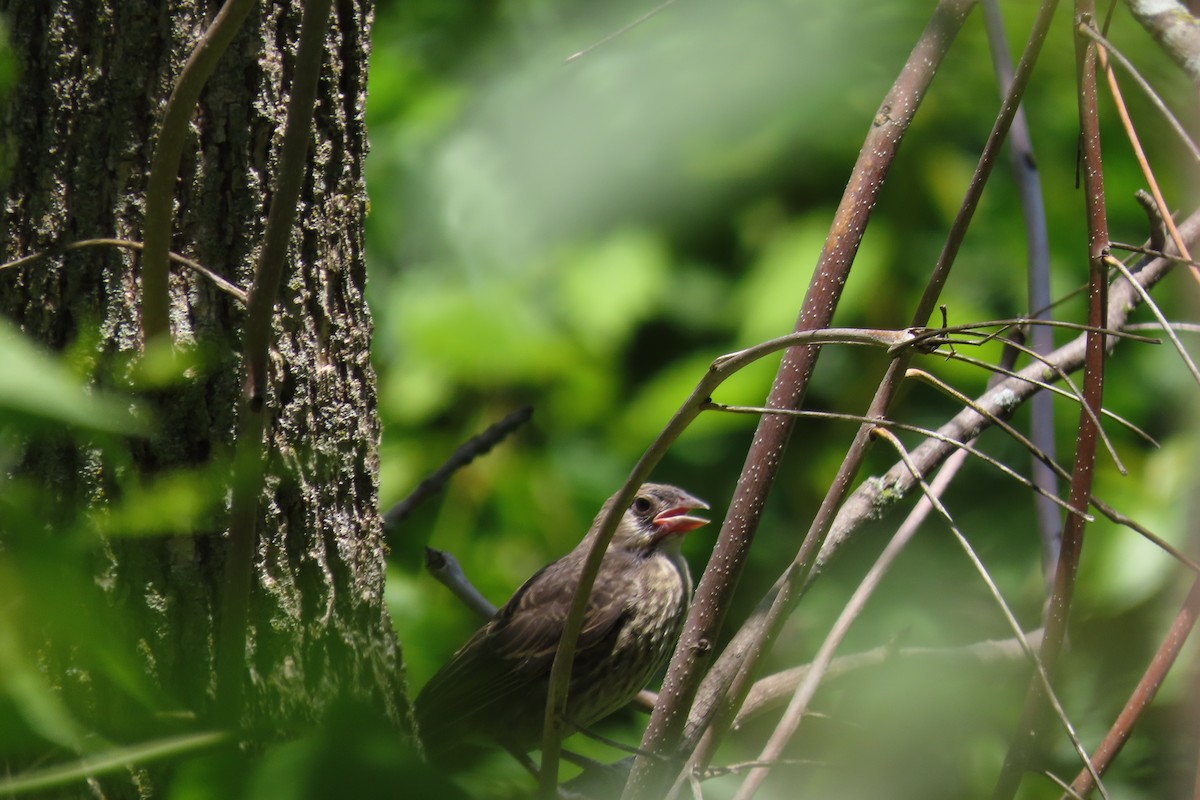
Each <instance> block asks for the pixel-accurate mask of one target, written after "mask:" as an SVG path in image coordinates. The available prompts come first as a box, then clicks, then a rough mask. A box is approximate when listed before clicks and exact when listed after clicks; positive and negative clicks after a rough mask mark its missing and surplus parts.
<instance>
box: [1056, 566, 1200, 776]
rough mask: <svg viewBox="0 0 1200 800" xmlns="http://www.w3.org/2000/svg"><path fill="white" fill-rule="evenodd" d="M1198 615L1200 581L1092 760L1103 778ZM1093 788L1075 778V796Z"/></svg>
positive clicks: (1165, 673) (1160, 682)
mask: <svg viewBox="0 0 1200 800" xmlns="http://www.w3.org/2000/svg"><path fill="white" fill-rule="evenodd" d="M1197 616H1200V579H1197V580H1195V581H1193V582H1192V588H1191V590H1190V591H1188V595H1187V598H1186V599H1185V600H1184V601H1183V605H1182V607H1181V608H1180V609H1179V613H1177V614H1176V615H1175V619H1174V620H1173V621H1172V622H1171V628H1170V630H1168V631H1167V635H1166V636H1165V637H1164V638H1163V641H1162V644H1160V645H1159V646H1158V650H1156V651H1155V653H1154V657H1153V658H1151V659H1150V665H1149V666H1148V667H1146V671H1145V672H1144V673H1143V674H1142V677H1141V679H1140V680H1139V681H1138V684H1137V688H1135V689H1134V690H1133V693H1132V694H1131V695H1130V696H1129V699H1128V700H1127V701H1125V707H1124V708H1122V709H1121V713H1120V714H1118V715H1117V719H1116V720H1115V721H1114V722H1113V725H1112V727H1111V728H1110V729H1109V731H1108V734H1107V735H1106V736H1105V737H1104V740H1103V741H1102V742H1101V743H1100V746H1099V747H1097V748H1096V751H1095V752H1094V753H1093V754H1092V761H1093V763H1094V764H1095V765H1096V770H1097V771H1098V772H1099V773H1100V774H1101V775H1103V774H1104V772H1105V770H1107V769H1108V766H1109V765H1110V764H1111V763H1112V761H1113V759H1115V758H1116V757H1117V754H1118V753H1120V752H1121V748H1122V747H1124V746H1125V742H1126V741H1128V740H1129V737H1130V736H1131V735H1132V734H1133V727H1134V725H1136V724H1137V721H1138V720H1139V719H1140V718H1141V716H1142V712H1144V711H1145V710H1146V709H1147V708H1148V707H1149V706H1150V703H1151V702H1153V701H1154V696H1155V695H1156V694H1157V693H1158V689H1159V687H1160V686H1162V683H1163V680H1164V679H1165V678H1166V677H1167V673H1168V672H1169V671H1170V670H1171V667H1172V666H1173V665H1174V664H1175V660H1176V659H1177V658H1178V657H1179V652H1180V650H1182V649H1183V645H1184V643H1185V642H1186V641H1187V638H1188V636H1189V635H1190V634H1191V632H1192V629H1193V628H1195V626H1196V618H1197ZM1093 788H1094V781H1093V776H1092V774H1091V773H1089V772H1088V771H1086V770H1084V771H1081V772H1080V773H1079V774H1078V775H1076V776H1075V780H1074V781H1072V782H1071V788H1070V790H1069V791H1070V792H1073V793H1074V796H1077V797H1083V796H1085V795H1087V793H1088V792H1090V791H1091V790H1092V789H1093Z"/></svg>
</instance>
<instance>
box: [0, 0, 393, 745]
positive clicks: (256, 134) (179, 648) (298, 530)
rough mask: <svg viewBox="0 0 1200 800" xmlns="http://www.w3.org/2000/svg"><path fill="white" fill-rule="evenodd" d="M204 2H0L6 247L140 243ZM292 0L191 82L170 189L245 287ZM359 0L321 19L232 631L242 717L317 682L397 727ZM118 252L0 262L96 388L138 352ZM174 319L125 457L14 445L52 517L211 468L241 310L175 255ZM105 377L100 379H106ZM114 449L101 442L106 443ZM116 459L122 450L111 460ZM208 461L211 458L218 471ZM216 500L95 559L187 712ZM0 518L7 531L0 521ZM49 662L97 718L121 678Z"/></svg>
mask: <svg viewBox="0 0 1200 800" xmlns="http://www.w3.org/2000/svg"><path fill="white" fill-rule="evenodd" d="M219 5H220V4H219V3H217V2H215V1H214V2H207V1H206V0H159V2H127V0H60V1H59V2H53V3H49V2H45V0H0V12H2V13H3V14H4V15H5V16H6V17H7V20H8V29H9V35H10V39H11V46H12V47H13V49H14V51H15V53H16V55H17V59H18V63H19V69H20V74H19V77H18V80H17V85H16V88H15V90H14V91H13V93H12V95H11V96H10V97H9V98H7V102H6V103H5V104H4V106H3V111H2V114H3V117H2V119H3V123H2V125H3V134H4V136H3V142H2V144H0V153H2V155H3V162H2V163H0V184H2V185H0V196H2V198H3V211H2V217H0V261H7V260H9V259H12V258H16V257H18V256H21V255H25V254H27V253H31V252H34V251H38V250H44V249H47V248H52V247H54V246H56V245H61V244H66V243H69V242H72V241H77V240H81V239H90V238H95V237H119V238H122V239H132V240H138V239H140V236H141V226H142V222H143V213H144V194H145V185H146V178H147V172H148V170H149V164H150V160H151V155H152V153H153V152H154V145H155V137H156V132H157V125H158V123H159V121H160V118H161V114H162V110H163V106H164V104H165V102H166V99H167V97H168V96H169V95H170V91H171V87H172V84H173V82H174V80H175V78H176V76H177V75H178V74H179V72H180V69H181V68H182V65H183V64H184V62H185V61H186V59H187V57H188V55H189V53H190V51H191V49H192V48H193V47H194V46H195V44H196V42H197V40H198V39H199V37H200V36H201V35H202V34H203V33H204V31H205V29H206V28H207V26H208V25H209V23H210V22H211V20H212V16H213V14H214V13H215V11H216V9H217V8H218V7H219ZM301 10H302V4H300V3H294V2H287V0H270V2H261V3H258V4H257V6H256V8H255V9H254V10H253V11H252V12H251V13H250V16H249V18H248V19H247V21H246V22H245V24H244V25H243V27H242V29H241V30H240V32H239V33H238V35H237V37H236V39H235V40H234V42H233V44H232V45H231V46H230V48H229V50H228V51H227V52H226V54H225V55H224V57H223V58H222V60H221V62H220V64H219V66H218V67H217V71H216V73H215V74H214V75H213V77H212V79H211V80H210V81H209V82H208V84H207V86H206V88H205V91H204V93H203V95H202V97H201V101H200V104H199V108H198V109H197V110H196V113H195V115H194V117H193V120H192V124H191V129H190V137H191V139H190V142H189V147H188V148H187V149H186V150H185V154H184V160H183V164H182V167H181V169H180V175H179V181H178V183H177V187H176V195H175V196H176V203H177V206H176V211H175V217H174V220H175V222H174V228H173V238H172V250H174V251H175V252H178V253H181V254H184V255H187V256H189V257H191V258H193V259H195V260H196V261H199V262H200V263H202V264H204V265H206V266H208V267H209V268H211V269H213V270H215V271H216V272H218V273H220V274H221V275H223V276H225V277H226V278H228V279H229V280H231V281H233V282H234V283H236V284H238V285H240V286H242V287H247V286H248V285H249V283H250V279H251V276H252V271H253V267H254V263H255V258H256V256H257V252H258V247H259V243H260V241H261V237H262V233H263V228H264V224H265V220H266V209H267V205H268V203H269V201H270V194H271V186H272V180H273V176H274V174H275V165H276V158H277V151H278V147H279V144H280V141H281V138H282V128H283V120H284V115H285V107H286V102H287V97H288V94H287V92H288V90H289V87H290V82H291V71H292V68H293V63H292V62H293V61H294V56H295V48H296V42H297V39H298V35H299V18H300V14H301ZM371 11H372V3H371V0H338V1H337V2H335V3H334V6H333V11H332V13H331V15H330V21H329V29H328V33H327V39H326V46H325V53H324V65H323V68H322V76H321V80H320V86H319V91H318V103H317V108H316V114H315V119H314V123H313V127H314V135H313V140H312V144H311V149H310V171H309V174H308V176H307V178H306V180H305V186H304V190H303V193H302V197H301V201H300V208H299V215H298V223H297V225H296V226H295V229H294V231H293V234H292V244H291V250H290V256H289V267H288V270H289V271H288V273H287V277H286V279H285V286H284V289H283V292H282V295H281V299H280V302H279V304H278V305H277V307H276V316H275V336H276V338H275V346H274V348H273V350H272V365H271V368H272V373H271V379H270V391H269V395H268V398H267V403H268V407H269V408H270V409H271V411H272V415H271V419H272V422H271V428H270V431H269V433H268V442H269V447H270V451H269V452H270V455H269V457H268V475H267V485H266V488H265V490H264V492H263V495H262V497H261V500H260V503H259V523H258V533H257V536H258V539H257V552H256V561H255V566H254V570H255V576H256V579H255V581H254V585H253V587H252V602H251V609H250V624H249V630H248V635H247V639H248V641H247V663H246V670H245V696H246V700H247V706H246V708H247V711H246V714H247V718H248V719H247V720H246V721H247V722H255V723H258V724H262V723H264V722H267V723H268V724H269V725H270V726H271V727H272V728H276V729H287V728H288V727H289V726H290V725H293V724H297V723H303V722H305V721H309V720H312V719H314V718H317V717H319V716H320V714H321V712H322V710H323V709H325V708H327V707H328V706H329V704H330V703H331V701H332V700H334V699H335V698H345V697H350V698H355V699H358V700H361V701H364V702H367V703H370V704H371V705H372V706H374V707H377V708H381V709H383V710H384V711H385V713H387V715H388V716H390V717H391V718H392V719H394V720H396V721H397V722H398V723H399V724H401V725H402V726H407V719H408V714H407V700H406V698H405V695H404V689H403V680H402V675H401V667H400V655H399V647H398V644H397V642H396V639H395V635H394V633H393V630H392V626H391V622H390V619H389V617H388V614H387V611H386V609H385V607H384V600H383V582H384V552H383V551H384V547H383V538H382V528H381V522H380V517H379V513H378V502H377V482H376V474H377V471H376V459H377V444H378V435H379V423H378V418H377V415H376V409H375V405H376V397H375V379H374V374H373V372H372V369H371V365H370V361H369V345H370V339H371V319H370V316H369V313H368V310H367V306H366V302H365V299H364V296H363V286H364V282H365V275H364V263H363V244H362V221H363V215H364V212H365V207H366V195H365V188H364V182H363V171H362V167H363V158H364V156H365V153H366V133H365V130H364V121H363V106H364V100H365V95H366V64H367V54H368V38H367V37H368V29H369V25H370V20H371ZM138 287H139V273H138V261H137V256H136V254H135V253H133V252H130V251H128V250H121V249H116V248H90V249H86V250H80V251H74V252H70V253H66V254H64V255H61V256H59V257H54V258H52V259H51V260H48V261H43V262H40V263H36V264H33V265H30V266H28V267H24V268H22V269H19V270H9V271H4V272H0V311H2V313H3V314H4V315H6V316H7V317H9V318H10V319H11V320H13V321H15V323H16V324H17V325H19V326H20V327H21V328H22V329H23V330H24V331H25V332H26V333H27V334H29V335H31V336H33V337H35V338H36V339H38V340H40V341H41V342H43V343H45V344H47V345H48V346H50V347H52V348H54V349H58V350H62V349H64V348H66V347H71V348H73V350H74V351H75V353H76V355H77V356H78V355H79V354H80V348H81V344H80V343H81V342H82V343H84V344H83V345H82V352H83V354H84V355H85V356H86V358H87V359H88V360H90V361H91V363H92V364H94V365H95V367H96V370H95V374H96V375H97V376H98V377H97V381H98V382H99V383H105V382H108V381H112V380H114V377H113V376H117V377H118V378H119V377H120V376H122V375H123V374H124V373H125V371H126V370H127V368H128V364H130V363H131V361H132V360H133V358H134V357H135V356H136V355H137V354H138V353H139V351H140V349H141V346H142V345H141V341H140V331H139V308H138V301H139V288H138ZM170 288H171V302H172V308H171V326H172V334H173V338H174V341H175V342H176V344H177V346H179V347H181V349H185V350H189V351H191V352H193V353H195V354H198V355H199V357H200V358H201V363H202V365H201V367H200V368H199V369H197V370H195V371H194V372H192V373H188V374H186V375H185V378H184V379H183V380H181V381H179V382H176V383H174V384H172V385H171V386H169V387H167V388H160V389H156V390H153V392H152V393H150V394H149V397H150V399H151V400H152V403H153V406H154V409H155V412H156V416H157V425H156V430H157V432H156V434H155V435H154V436H153V438H151V439H148V440H141V441H131V442H129V444H128V447H127V450H126V452H125V457H124V458H123V459H114V458H112V456H111V449H110V450H107V451H102V450H100V449H97V448H93V447H89V446H87V445H86V444H81V443H79V442H77V441H75V440H74V439H71V438H68V437H63V438H62V440H61V443H60V444H59V445H58V446H54V447H46V446H40V447H38V448H37V449H36V450H34V449H30V451H29V452H26V453H25V454H23V456H22V464H21V467H20V469H21V471H23V472H24V473H25V474H31V475H34V476H36V477H37V478H38V479H39V480H42V481H44V483H45V485H46V486H49V487H54V489H53V491H54V492H55V495H56V499H57V500H61V503H60V504H59V505H58V506H57V507H55V508H50V509H47V512H46V513H47V519H46V533H47V534H48V535H53V533H54V528H55V524H56V522H58V521H63V520H65V519H67V517H69V516H71V515H74V514H75V513H76V512H77V511H78V510H79V509H80V508H81V507H95V506H96V505H103V504H104V503H106V502H109V501H110V500H112V499H113V498H116V497H119V496H120V493H121V491H122V489H123V487H126V486H128V485H130V475H131V474H132V475H134V476H143V477H145V476H153V475H156V474H163V473H164V472H166V471H168V470H171V469H177V468H181V467H189V466H198V465H204V464H214V465H218V467H217V468H218V469H221V466H220V465H228V463H229V457H230V455H231V453H232V448H233V444H234V442H233V437H234V431H235V430H236V411H237V407H238V398H239V396H240V393H241V391H242V380H241V376H242V366H241V357H240V332H241V327H242V324H243V320H244V308H243V307H242V306H241V305H240V304H239V303H238V301H236V300H235V299H234V298H232V297H230V296H229V295H227V294H224V293H222V292H221V291H219V290H218V289H217V288H216V287H215V286H214V285H213V283H212V282H210V281H209V280H207V279H205V278H203V277H201V276H199V275H197V274H195V273H192V272H187V271H180V270H177V269H174V268H173V271H172V276H171V284H170ZM105 376H107V377H105ZM106 453H108V455H106ZM119 461H120V462H121V463H118V462H119ZM219 474H220V475H222V476H223V477H224V478H225V479H226V480H227V476H228V470H224V471H223V472H219ZM226 512H227V509H225V508H222V507H221V505H220V504H219V503H218V504H217V508H216V509H215V510H214V513H213V514H212V516H211V525H210V526H209V528H208V529H207V530H204V531H201V532H195V531H179V534H180V535H176V536H165V537H159V538H150V539H147V538H142V539H114V540H111V541H106V542H103V543H102V544H101V545H100V546H99V553H100V555H99V556H98V557H97V558H96V560H95V563H94V570H95V574H96V575H97V576H98V577H97V581H96V585H97V586H99V587H100V590H101V591H102V593H103V595H104V597H105V602H106V603H108V604H111V606H112V607H113V608H116V609H119V610H120V611H121V613H122V614H123V619H125V620H127V624H128V625H129V626H130V627H131V631H130V634H131V636H130V638H131V640H132V641H136V642H138V643H139V648H140V652H139V653H138V656H137V657H138V659H139V661H140V667H141V668H142V669H143V670H144V671H145V673H146V674H147V675H148V676H150V677H151V679H152V680H153V681H154V682H155V683H156V684H157V685H158V686H160V687H162V689H163V691H164V693H165V694H166V695H167V696H169V697H171V698H173V700H174V702H177V703H179V704H180V706H181V707H182V708H183V709H186V710H189V711H192V712H195V713H196V714H197V715H199V717H200V718H201V719H203V718H204V717H205V715H206V714H207V713H209V712H210V711H211V709H212V707H213V702H214V697H213V692H214V681H213V669H212V668H213V664H214V641H215V638H216V626H217V619H216V614H217V609H218V608H219V597H220V592H221V591H222V587H221V585H220V582H221V577H222V574H223V559H224V554H225V537H224V534H225V532H226V527H225V526H226V525H227V519H226ZM0 528H2V526H0ZM45 647H46V653H45V654H44V657H43V658H42V663H44V664H46V665H47V672H48V673H49V674H50V675H51V676H52V678H53V680H54V681H55V682H56V685H57V686H58V687H59V688H60V690H61V693H62V695H63V696H64V697H66V698H68V699H69V700H70V701H71V707H72V711H73V712H75V713H77V714H79V715H81V716H82V717H83V718H84V719H86V720H88V721H89V722H90V723H91V724H94V725H97V726H99V727H100V729H103V728H104V726H105V725H106V724H108V723H106V722H105V720H106V719H107V718H106V711H105V709H107V710H108V711H109V712H111V710H112V707H113V704H114V703H115V702H119V699H116V698H114V697H113V696H105V693H106V692H112V691H117V690H116V689H114V688H113V687H111V686H108V685H106V684H105V682H103V681H96V680H92V678H93V677H94V676H90V675H89V670H88V665H86V664H77V663H73V661H72V651H71V647H70V643H69V642H47V643H46V644H45Z"/></svg>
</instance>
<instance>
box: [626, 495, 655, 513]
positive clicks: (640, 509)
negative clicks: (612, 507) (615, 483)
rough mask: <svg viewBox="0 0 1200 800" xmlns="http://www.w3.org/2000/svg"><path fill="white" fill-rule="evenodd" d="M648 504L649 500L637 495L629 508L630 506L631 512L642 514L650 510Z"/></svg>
mask: <svg viewBox="0 0 1200 800" xmlns="http://www.w3.org/2000/svg"><path fill="white" fill-rule="evenodd" d="M650 505H651V504H650V501H649V500H647V499H646V498H644V497H639V498H638V499H636V500H634V501H633V505H631V506H630V508H632V509H633V513H635V514H637V515H638V516H644V515H645V514H647V513H648V512H649V511H650Z"/></svg>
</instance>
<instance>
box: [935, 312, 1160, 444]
mask: <svg viewBox="0 0 1200 800" xmlns="http://www.w3.org/2000/svg"><path fill="white" fill-rule="evenodd" d="M1130 327H1136V326H1130ZM1126 330H1128V328H1126ZM950 358H952V359H954V360H955V361H961V362H963V363H964V364H970V365H971V366H974V367H980V368H981V369H985V370H988V371H989V372H994V373H996V374H998V375H1007V376H1008V377H1010V378H1012V379H1014V380H1019V381H1023V382H1025V383H1028V384H1030V385H1031V386H1036V387H1038V388H1039V389H1045V390H1046V391H1048V392H1053V393H1054V394H1056V395H1058V396H1059V397H1065V398H1066V399H1068V400H1070V401H1071V402H1072V403H1077V404H1079V405H1080V407H1082V406H1083V398H1082V397H1080V395H1079V390H1078V389H1077V388H1076V387H1075V383H1074V382H1073V381H1070V380H1064V381H1063V382H1064V383H1066V384H1067V385H1068V386H1070V387H1071V388H1072V389H1073V390H1074V391H1070V392H1068V391H1067V390H1066V389H1060V388H1058V387H1057V386H1055V385H1054V384H1052V383H1047V382H1046V381H1040V380H1038V379H1037V378H1034V377H1031V376H1030V375H1027V374H1023V373H1021V372H1016V371H1015V370H1011V369H1008V368H1006V367H1002V366H999V365H997V364H990V363H988V362H986V361H981V360H980V359H977V358H971V357H970V356H964V355H963V354H962V353H952V354H951V355H950ZM1050 363H1051V364H1052V365H1053V366H1052V368H1053V369H1054V370H1055V372H1058V371H1060V370H1061V369H1062V367H1061V366H1060V365H1059V364H1057V363H1054V362H1050ZM1062 374H1063V375H1065V374H1066V373H1065V372H1063V373H1062ZM1060 377H1061V376H1060ZM1100 416H1101V417H1106V418H1108V419H1111V420H1112V421H1113V422H1115V423H1117V424H1118V425H1120V426H1121V427H1122V428H1125V429H1126V430H1128V431H1129V432H1130V433H1133V434H1135V435H1136V436H1138V437H1139V438H1140V439H1142V441H1144V442H1146V443H1147V444H1149V445H1150V446H1151V447H1161V445H1160V444H1159V443H1158V440H1157V439H1155V438H1154V437H1153V436H1151V435H1150V434H1149V433H1147V432H1146V431H1144V430H1142V429H1141V428H1139V427H1138V426H1137V425H1134V424H1133V423H1132V422H1131V421H1129V420H1127V419H1125V418H1124V417H1122V416H1121V415H1120V414H1117V413H1116V412H1114V411H1110V410H1108V409H1107V408H1102V409H1100ZM1097 427H1103V426H1097Z"/></svg>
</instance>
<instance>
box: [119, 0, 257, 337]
mask: <svg viewBox="0 0 1200 800" xmlns="http://www.w3.org/2000/svg"><path fill="white" fill-rule="evenodd" d="M255 5H256V2H255V0H226V2H225V4H224V5H223V6H221V10H220V11H218V12H217V16H216V18H215V19H213V23H212V25H210V26H209V27H208V30H206V31H205V32H204V35H203V36H201V37H200V41H199V42H197V43H196V47H195V48H194V49H193V50H192V54H191V56H190V57H189V58H188V62H187V64H185V65H184V67H183V71H182V72H180V73H179V78H178V79H177V80H176V81H175V88H174V89H172V90H171V97H170V99H168V100H167V108H166V111H165V112H164V113H163V121H162V124H161V125H160V126H159V129H158V140H157V142H156V143H155V146H154V158H153V159H152V160H151V162H150V176H149V178H148V179H147V183H146V219H145V222H144V223H143V227H142V242H143V243H144V245H145V249H144V250H143V252H142V339H143V340H144V342H145V343H149V342H150V340H151V339H155V338H157V337H159V336H163V335H170V332H171V322H170V309H171V297H170V282H169V280H168V278H169V271H168V269H167V264H168V254H169V253H170V251H171V221H172V219H173V218H174V216H175V181H176V179H177V178H178V176H179V162H180V159H181V158H182V157H183V148H184V145H185V144H186V143H187V126H188V123H189V122H190V121H191V119H192V114H193V113H195V110H196V102H197V101H198V100H199V99H200V92H201V91H202V90H203V89H204V85H205V84H206V83H208V79H209V78H210V77H211V76H212V74H213V71H214V70H215V69H216V68H217V62H218V61H220V60H221V56H222V55H224V53H225V50H226V49H227V48H228V47H229V43H230V42H231V41H233V37H234V35H235V34H236V33H237V32H238V30H239V29H240V28H241V27H242V23H243V22H244V21H245V20H246V16H247V15H248V14H249V13H250V11H251V9H253V8H254V6H255Z"/></svg>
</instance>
